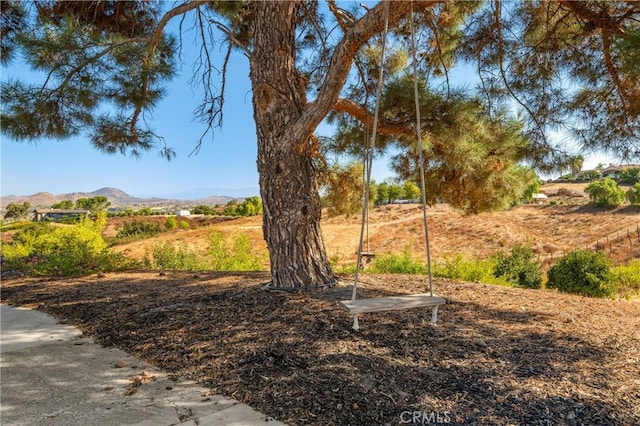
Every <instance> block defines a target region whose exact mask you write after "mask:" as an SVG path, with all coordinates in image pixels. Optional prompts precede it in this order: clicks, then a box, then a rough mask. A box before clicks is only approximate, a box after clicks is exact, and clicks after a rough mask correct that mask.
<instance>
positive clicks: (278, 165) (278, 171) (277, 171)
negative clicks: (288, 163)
mask: <svg viewBox="0 0 640 426" xmlns="http://www.w3.org/2000/svg"><path fill="white" fill-rule="evenodd" d="M280 173H282V167H280V164H276V174H278V175H279V174H280Z"/></svg>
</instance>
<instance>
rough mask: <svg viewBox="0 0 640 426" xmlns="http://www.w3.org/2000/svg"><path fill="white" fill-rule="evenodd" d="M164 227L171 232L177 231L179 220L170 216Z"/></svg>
mask: <svg viewBox="0 0 640 426" xmlns="http://www.w3.org/2000/svg"><path fill="white" fill-rule="evenodd" d="M164 226H165V227H166V228H167V229H168V230H169V231H173V230H174V229H176V228H177V227H178V220H177V219H176V218H175V217H173V216H169V217H168V218H167V221H166V222H165V224H164Z"/></svg>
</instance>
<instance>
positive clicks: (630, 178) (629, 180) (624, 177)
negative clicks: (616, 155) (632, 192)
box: [618, 167, 640, 185]
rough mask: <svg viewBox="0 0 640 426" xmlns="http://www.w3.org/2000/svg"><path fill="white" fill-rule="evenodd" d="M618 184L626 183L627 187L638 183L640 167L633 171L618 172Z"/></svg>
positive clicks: (639, 181)
mask: <svg viewBox="0 0 640 426" xmlns="http://www.w3.org/2000/svg"><path fill="white" fill-rule="evenodd" d="M618 181H619V182H620V183H626V184H629V185H635V184H636V183H640V167H634V168H633V169H626V170H622V171H621V172H620V177H619V178H618Z"/></svg>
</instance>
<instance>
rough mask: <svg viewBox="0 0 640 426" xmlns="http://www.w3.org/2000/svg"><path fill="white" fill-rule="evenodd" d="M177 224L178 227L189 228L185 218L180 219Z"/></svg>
mask: <svg viewBox="0 0 640 426" xmlns="http://www.w3.org/2000/svg"><path fill="white" fill-rule="evenodd" d="M178 226H179V227H180V229H189V222H187V221H186V220H181V221H180V222H179V223H178Z"/></svg>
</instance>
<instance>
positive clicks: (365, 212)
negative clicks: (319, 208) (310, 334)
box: [351, 3, 389, 330]
mask: <svg viewBox="0 0 640 426" xmlns="http://www.w3.org/2000/svg"><path fill="white" fill-rule="evenodd" d="M388 31H389V3H385V20H384V32H383V37H382V52H381V53H380V72H379V75H378V87H377V88H376V106H375V111H374V113H373V129H372V132H371V140H370V143H369V149H368V150H367V152H366V155H365V168H366V169H367V170H366V175H367V176H366V182H365V185H364V187H365V190H364V197H363V199H362V220H361V221H360V241H359V242H358V258H357V261H356V272H355V277H354V282H353V291H352V293H351V300H352V301H354V300H356V294H357V291H358V278H359V275H360V265H361V262H362V245H363V241H364V231H365V226H366V225H365V221H368V220H367V219H368V217H369V187H370V184H371V168H372V167H371V165H372V164H373V151H374V148H375V143H376V137H377V133H378V117H379V113H380V97H381V93H382V84H383V81H382V80H383V78H384V59H385V49H386V44H387V33H388ZM366 125H367V123H365V127H366ZM353 328H354V329H355V330H357V329H358V315H357V314H356V315H354V316H353Z"/></svg>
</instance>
